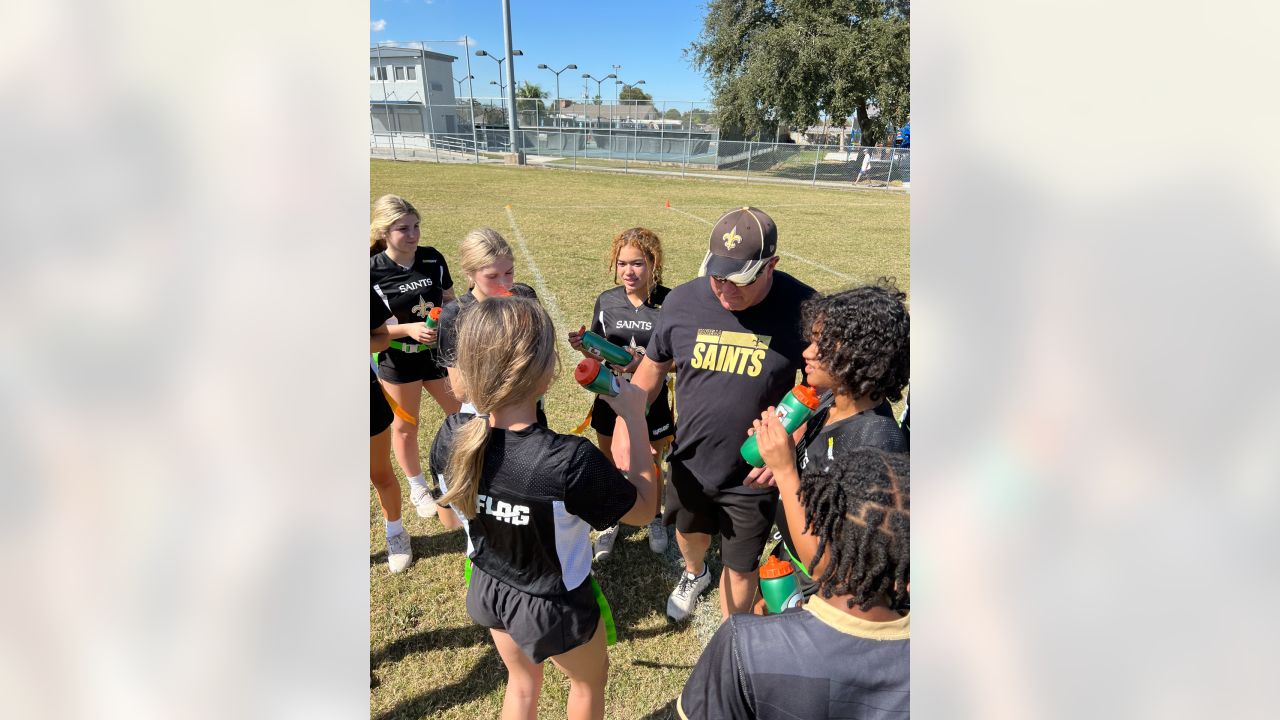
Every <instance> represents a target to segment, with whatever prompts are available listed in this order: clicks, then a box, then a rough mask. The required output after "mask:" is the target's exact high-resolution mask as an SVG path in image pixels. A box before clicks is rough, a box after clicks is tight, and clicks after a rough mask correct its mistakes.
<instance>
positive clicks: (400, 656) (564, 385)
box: [369, 160, 910, 719]
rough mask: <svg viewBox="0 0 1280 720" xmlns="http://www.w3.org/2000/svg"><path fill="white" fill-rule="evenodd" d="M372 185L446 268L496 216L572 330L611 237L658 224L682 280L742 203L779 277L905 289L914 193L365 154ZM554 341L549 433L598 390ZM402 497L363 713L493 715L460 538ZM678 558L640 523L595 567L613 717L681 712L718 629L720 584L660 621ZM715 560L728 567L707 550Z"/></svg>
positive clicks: (482, 637)
mask: <svg viewBox="0 0 1280 720" xmlns="http://www.w3.org/2000/svg"><path fill="white" fill-rule="evenodd" d="M369 184H370V199H371V200H372V199H373V198H376V197H378V196H380V195H383V194H386V193H396V194H398V195H402V196H404V197H406V198H408V199H409V201H410V202H412V203H414V205H416V206H417V207H418V209H419V210H420V211H421V212H422V214H423V217H422V241H423V243H424V244H427V245H432V246H434V247H436V248H437V249H439V250H440V251H441V252H443V253H444V255H445V257H446V258H447V259H448V260H449V261H450V265H451V267H453V266H454V265H456V258H457V246H458V241H459V240H460V239H461V238H462V236H463V235H464V234H465V233H466V232H467V231H468V230H470V229H471V228H473V227H478V226H486V225H487V226H489V227H492V228H494V229H496V230H498V231H499V232H501V233H502V234H503V235H504V236H505V237H506V238H507V240H509V241H510V242H511V244H512V245H513V246H514V247H515V248H516V279H517V280H518V281H521V282H526V283H529V284H530V285H532V286H534V288H536V289H537V291H538V295H539V296H540V298H541V300H542V301H543V304H544V305H545V306H546V307H547V309H548V311H549V312H550V313H551V315H552V317H553V319H554V320H555V321H556V323H557V326H558V329H560V330H561V331H562V332H561V335H563V332H565V331H567V330H568V329H570V328H577V327H578V325H580V324H584V323H588V322H589V316H590V314H591V308H592V305H593V303H594V301H595V297H596V295H598V294H599V293H600V292H602V291H604V290H606V289H608V288H609V287H610V286H611V284H612V275H611V272H610V268H609V267H608V258H607V256H606V253H607V250H608V247H609V242H610V240H611V238H612V237H613V235H614V234H616V233H617V232H618V231H620V230H622V229H625V228H628V227H633V226H637V225H640V226H644V227H648V228H650V229H652V230H653V231H654V232H656V233H657V234H658V235H659V236H660V237H661V238H662V241H663V248H664V251H665V254H666V268H665V271H664V275H665V277H664V281H665V284H667V285H669V286H675V285H677V284H679V283H681V282H683V281H685V280H688V279H690V278H692V277H694V276H695V275H696V273H697V270H698V266H699V264H700V263H701V262H702V257H703V255H704V253H705V252H706V248H707V236H708V233H709V231H710V229H711V225H712V224H713V223H714V222H715V220H716V218H718V217H719V215H720V214H721V213H723V212H724V211H726V210H728V209H731V208H733V207H735V206H741V205H753V206H755V207H758V208H760V209H762V210H764V211H766V212H767V213H769V215H770V216H771V217H773V219H774V221H775V222H776V223H777V225H778V247H779V251H780V253H781V254H782V260H781V262H780V264H779V270H782V271H785V272H788V273H791V274H792V275H795V276H796V277H798V278H800V279H801V280H803V281H805V282H807V283H809V284H810V285H812V286H814V287H816V288H817V289H819V290H820V291H824V292H828V291H833V290H838V289H840V288H843V287H846V286H849V285H851V284H855V283H858V282H862V281H869V280H874V279H875V278H876V277H878V276H880V275H888V276H894V277H896V278H897V281H898V285H899V287H901V288H902V289H903V290H905V291H907V292H910V286H909V275H908V272H909V263H910V256H909V245H908V228H909V198H908V196H907V195H905V194H901V193H896V192H858V191H841V190H824V189H815V188H808V187H791V186H781V185H757V184H752V185H746V184H739V183H729V182H712V181H703V180H692V179H691V180H681V179H679V178H660V177H645V176H635V175H616V174H608V173H589V172H568V171H559V170H549V169H535V168H517V167H494V166H481V167H477V166H473V165H447V164H446V165H438V164H433V163H396V162H391V161H381V160H373V161H371V164H370V183H369ZM667 201H670V204H671V208H670V209H668V208H666V207H665V203H666V202H667ZM454 281H455V283H457V285H458V290H459V291H462V290H463V289H464V288H465V283H466V279H465V278H464V277H463V276H462V275H461V272H460V271H458V270H457V269H455V271H454ZM561 345H562V347H561V363H562V366H561V372H560V376H559V378H558V379H557V381H556V383H555V385H553V387H552V389H551V390H550V392H549V393H548V394H547V414H548V416H549V419H550V422H551V426H552V428H553V429H555V430H557V431H559V432H569V431H570V430H572V429H573V428H574V427H576V426H577V425H578V424H579V423H580V422H581V420H582V418H583V415H584V414H585V413H586V411H587V408H588V407H589V405H590V402H591V396H590V395H589V394H588V393H587V392H585V391H584V390H582V389H581V388H579V387H578V386H577V384H576V383H574V382H573V378H572V372H571V371H572V368H573V365H574V363H576V362H577V359H578V358H579V357H580V356H578V355H577V354H576V353H573V352H572V351H571V350H570V349H569V347H568V344H567V342H562V343H561ZM422 415H423V417H422V419H421V423H420V427H421V428H422V435H421V446H422V448H423V451H424V452H423V458H422V460H423V467H424V468H425V467H426V464H427V458H426V453H427V451H428V450H429V449H430V444H431V439H432V438H433V437H434V434H435V430H436V429H437V428H438V427H439V425H440V422H441V420H442V419H443V418H442V415H441V413H440V410H439V408H438V407H437V406H436V405H435V404H434V403H433V402H432V401H431V399H430V397H426V398H424V401H423V413H422ZM587 432H588V433H589V434H590V433H591V431H590V430H588V431H587ZM592 439H594V438H592ZM393 465H394V462H393ZM396 473H397V475H400V470H399V468H398V467H397V468H396ZM401 480H402V482H401V484H402V486H403V485H404V483H403V476H401ZM404 507H405V511H406V512H405V514H404V522H405V527H407V528H408V529H409V532H410V533H411V535H412V536H413V553H414V564H413V565H411V566H410V567H409V569H408V570H406V571H405V572H403V573H399V574H397V575H390V574H388V573H387V568H386V540H385V538H384V534H383V523H382V515H381V512H380V510H379V509H378V504H377V499H376V496H375V495H374V493H373V491H372V488H370V494H369V521H370V524H369V548H370V554H369V601H370V635H369V649H370V663H371V666H372V668H373V672H374V675H375V676H376V678H377V687H375V688H374V689H373V690H372V691H371V693H370V714H371V716H372V717H374V718H420V717H431V718H468V719H469V718H477V717H484V718H487V717H497V715H498V713H499V711H500V708H501V706H502V694H503V688H504V685H505V681H506V672H505V670H504V668H503V666H502V661H501V660H500V659H499V658H498V655H497V652H496V651H495V650H494V648H493V643H492V642H491V640H490V639H489V635H488V631H486V630H484V629H482V628H479V627H477V626H475V625H474V624H473V623H472V622H471V619H470V618H469V617H468V616H467V612H466V607H465V597H466V588H465V587H464V585H463V576H462V573H463V549H464V547H465V541H464V539H463V537H462V536H461V534H460V533H458V532H454V533H448V532H446V531H445V530H444V529H443V527H442V526H441V525H440V523H439V521H438V520H436V519H422V518H419V517H418V516H417V514H416V513H415V512H414V510H413V506H412V505H411V504H410V503H409V498H408V491H407V489H406V490H405V491H404ZM714 553H715V546H714V545H713V548H712V555H713V556H714ZM681 565H682V561H681V560H680V558H679V553H678V551H677V550H676V544H675V541H674V538H673V539H672V541H671V543H670V547H669V548H668V550H667V552H666V554H664V555H661V556H659V555H654V554H653V553H651V552H650V551H649V545H648V539H647V530H633V531H632V532H631V533H630V534H627V533H625V532H624V534H623V536H622V537H621V538H620V539H619V540H618V543H617V546H616V548H615V550H614V553H613V556H612V557H611V558H609V559H608V560H607V561H606V562H604V563H602V564H601V565H599V566H598V567H597V569H596V576H597V577H598V578H599V581H600V585H601V586H602V587H603V588H604V591H605V594H606V595H607V596H608V598H609V601H610V603H611V605H612V607H613V612H614V617H615V620H616V622H617V625H618V643H617V644H616V645H614V646H613V647H612V648H610V649H609V662H610V666H611V670H610V679H609V688H608V691H607V697H606V702H607V708H608V709H607V713H606V716H607V717H609V718H628V719H630V718H669V717H676V714H675V698H676V696H677V695H678V694H679V692H680V689H681V688H682V687H683V686H684V682H685V680H686V679H687V678H688V675H689V671H690V669H691V668H692V667H693V664H694V662H695V661H696V660H697V658H698V655H699V654H700V652H701V650H702V647H703V645H704V643H705V642H706V641H707V640H708V639H709V638H710V636H711V633H713V632H714V631H715V629H716V627H717V626H718V624H719V621H720V615H719V595H718V594H717V592H718V591H717V590H716V589H715V588H714V587H713V589H712V590H711V591H709V592H708V593H707V594H706V595H704V596H703V599H702V601H701V603H700V604H699V608H698V612H697V614H696V615H695V617H694V619H693V620H692V621H691V622H690V623H687V624H683V625H679V626H677V625H674V624H671V623H670V622H669V621H668V620H667V619H666V617H665V615H664V609H665V606H666V597H667V594H668V593H669V592H670V591H671V588H672V587H673V586H674V584H675V580H676V577H677V575H678V573H679V570H680V568H681ZM711 568H712V572H713V574H715V575H716V576H718V574H719V571H720V566H719V563H717V562H716V561H715V560H714V557H712V559H711ZM547 665H548V667H547V670H546V681H545V684H544V686H543V692H542V700H541V704H540V706H539V715H540V716H541V717H549V718H554V717H563V716H564V704H565V698H566V695H567V693H568V680H567V679H566V678H565V677H564V675H563V674H561V673H560V671H559V670H557V669H556V668H554V667H553V666H551V664H550V663H548V664H547Z"/></svg>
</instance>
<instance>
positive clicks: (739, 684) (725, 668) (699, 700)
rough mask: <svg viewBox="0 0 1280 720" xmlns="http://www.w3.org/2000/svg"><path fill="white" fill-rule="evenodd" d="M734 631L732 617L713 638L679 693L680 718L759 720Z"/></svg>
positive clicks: (689, 719) (694, 719) (698, 719)
mask: <svg viewBox="0 0 1280 720" xmlns="http://www.w3.org/2000/svg"><path fill="white" fill-rule="evenodd" d="M735 632H736V628H735V625H734V621H733V617H732V616H730V618H729V619H728V620H726V621H725V622H724V624H723V625H721V626H720V629H719V630H717V631H716V634H715V635H713V636H712V637H711V642H710V643H708V644H707V648H706V649H705V650H703V651H702V657H700V658H698V664H697V665H695V666H694V668H693V672H692V673H691V674H690V675H689V681H688V682H687V683H685V686H684V690H683V691H682V692H681V693H680V701H679V706H678V707H679V710H680V717H682V718H687V720H741V719H742V718H754V717H756V714H755V712H754V711H753V710H752V709H751V703H750V701H749V700H748V697H747V690H746V687H745V683H746V673H745V671H744V670H743V668H742V664H741V663H740V662H739V661H738V650H737V644H736V642H735V638H734V634H735Z"/></svg>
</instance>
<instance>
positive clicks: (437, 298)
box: [369, 246, 453, 323]
mask: <svg viewBox="0 0 1280 720" xmlns="http://www.w3.org/2000/svg"><path fill="white" fill-rule="evenodd" d="M369 274H370V276H371V279H372V281H373V290H374V292H375V293H377V294H378V297H379V298H381V299H382V302H383V303H384V304H385V305H386V306H387V308H389V309H390V310H391V314H392V315H393V316H394V317H395V322H400V323H415V322H423V321H424V320H426V319H427V315H428V314H429V313H430V312H431V308H434V307H440V305H441V304H442V302H443V300H444V291H445V290H449V289H451V288H452V287H453V278H452V277H450V276H449V266H448V264H447V263H446V262H445V259H444V256H443V255H441V254H440V252H439V251H437V250H436V249H435V248H432V247H423V246H419V247H418V250H417V251H416V252H415V253H414V256H413V265H412V266H411V267H407V268H406V267H404V266H403V265H400V264H399V263H397V262H396V261H395V260H392V259H391V258H390V257H387V254H386V253H385V252H380V253H378V254H376V255H373V256H371V257H370V258H369Z"/></svg>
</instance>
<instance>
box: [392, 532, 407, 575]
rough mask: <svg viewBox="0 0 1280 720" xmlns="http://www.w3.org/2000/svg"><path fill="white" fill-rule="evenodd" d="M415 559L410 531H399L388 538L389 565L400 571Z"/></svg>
mask: <svg viewBox="0 0 1280 720" xmlns="http://www.w3.org/2000/svg"><path fill="white" fill-rule="evenodd" d="M412 561H413V546H412V545H410V544H409V532H408V531H404V532H398V533H396V534H395V535H392V536H391V537H389V538H387V565H388V566H389V567H390V568H391V572H393V573H398V572H400V571H401V570H403V569H405V568H407V567H409V563H410V562H412Z"/></svg>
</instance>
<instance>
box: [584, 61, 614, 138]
mask: <svg viewBox="0 0 1280 720" xmlns="http://www.w3.org/2000/svg"><path fill="white" fill-rule="evenodd" d="M582 77H583V79H586V80H595V81H596V97H600V84H601V83H603V82H604V81H605V80H608V79H609V78H616V77H618V76H617V75H614V74H613V73H609V74H608V75H605V76H604V77H602V78H600V79H598V80H597V79H596V78H594V77H592V75H591V74H590V73H582ZM600 101H601V102H604V98H600ZM610 121H612V118H610ZM599 122H600V113H599V112H597V113H596V124H597V125H599Z"/></svg>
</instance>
